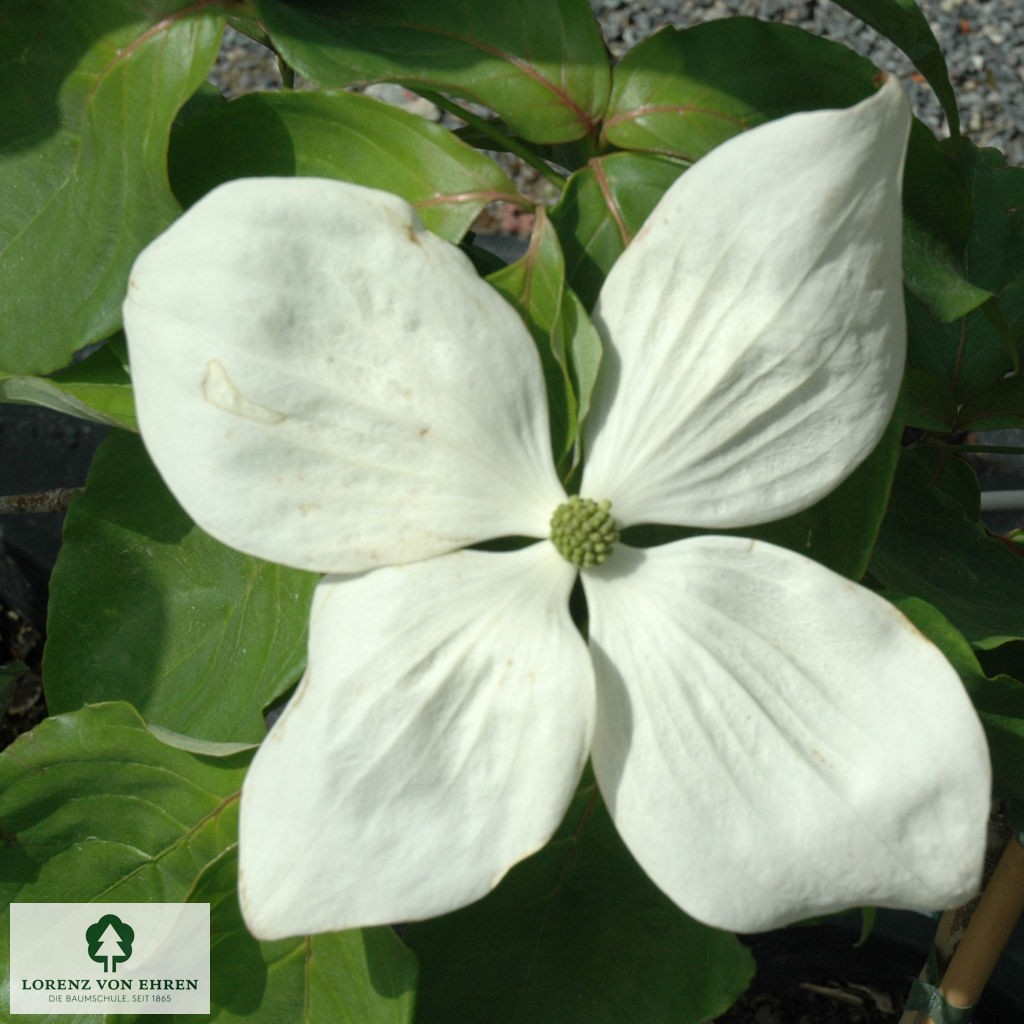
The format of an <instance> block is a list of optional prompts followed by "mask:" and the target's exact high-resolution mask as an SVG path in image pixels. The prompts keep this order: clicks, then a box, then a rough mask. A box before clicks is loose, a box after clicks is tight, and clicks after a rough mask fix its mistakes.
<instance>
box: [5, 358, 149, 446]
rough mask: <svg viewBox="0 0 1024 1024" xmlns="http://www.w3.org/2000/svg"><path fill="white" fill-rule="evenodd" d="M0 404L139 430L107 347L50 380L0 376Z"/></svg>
mask: <svg viewBox="0 0 1024 1024" xmlns="http://www.w3.org/2000/svg"><path fill="white" fill-rule="evenodd" d="M0 402H13V403H15V404H18V405H42V406H45V407H46V408H47V409H56V410H57V412H63V413H66V414H67V415H69V416H77V417H78V418H79V419H83V420H91V421H92V422H94V423H103V424H106V425H107V426H109V427H123V428H124V429H126V430H135V431H137V430H138V429H139V428H138V424H137V422H136V420H135V398H134V395H133V394H132V382H131V379H130V378H129V376H128V371H127V369H126V368H125V366H124V363H123V362H122V361H121V359H120V358H119V357H118V356H117V354H116V353H115V352H114V351H113V349H112V348H111V347H110V346H109V345H104V347H103V348H101V349H100V350H99V351H98V352H94V353H93V354H92V355H91V356H89V358H88V359H85V360H83V361H82V362H80V363H76V364H75V365H74V366H69V367H68V368H67V369H66V370H61V371H60V372H59V373H55V374H54V375H53V376H52V377H4V376H3V375H0Z"/></svg>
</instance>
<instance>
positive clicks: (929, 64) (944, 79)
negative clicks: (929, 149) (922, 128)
mask: <svg viewBox="0 0 1024 1024" xmlns="http://www.w3.org/2000/svg"><path fill="white" fill-rule="evenodd" d="M836 3H837V4H839V6H840V7H845V8H846V10H848V11H849V12H850V13H851V14H852V15H854V16H855V17H857V18H860V20H861V21H863V22H865V23H867V24H868V25H870V26H871V27H872V28H873V29H875V30H876V31H878V32H881V33H882V35H883V36H885V37H886V38H887V39H891V40H892V41H893V42H894V43H895V44H896V45H897V46H898V47H899V48H900V49H901V50H902V51H903V52H904V53H905V54H906V55H907V56H908V57H909V58H910V59H911V60H912V61H913V62H914V66H915V67H916V68H917V70H918V71H920V72H921V74H922V75H924V77H925V78H926V79H927V80H928V84H929V85H930V86H931V87H932V88H933V89H934V90H935V95H936V96H938V98H939V102H940V103H941V104H942V109H943V112H944V113H945V115H946V120H947V121H949V130H950V132H952V134H953V135H959V134H960V115H959V113H958V112H957V108H956V94H955V93H954V92H953V86H952V85H950V82H949V71H948V69H947V68H946V62H945V60H944V59H943V57H942V50H941V49H940V48H939V41H938V40H937V39H936V38H935V33H934V32H932V30H931V26H930V25H929V24H928V19H927V18H925V16H924V15H923V14H922V13H921V9H920V8H919V7H918V6H917V4H916V3H915V2H914V0H836Z"/></svg>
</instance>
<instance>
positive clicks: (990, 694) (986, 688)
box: [885, 594, 1024, 800]
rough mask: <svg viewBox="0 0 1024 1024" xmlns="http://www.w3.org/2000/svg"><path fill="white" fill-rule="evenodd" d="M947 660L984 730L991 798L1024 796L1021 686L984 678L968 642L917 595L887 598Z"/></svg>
mask: <svg viewBox="0 0 1024 1024" xmlns="http://www.w3.org/2000/svg"><path fill="white" fill-rule="evenodd" d="M885 596H886V597H887V598H888V599H889V600H890V601H892V603H893V604H894V605H896V607H897V608H899V610H900V611H901V612H903V614H904V615H906V616H907V618H908V619H910V621H911V622H913V623H914V625H915V626H916V627H917V628H918V629H919V630H920V631H921V632H922V633H924V635H925V636H926V637H928V639H929V640H931V642H932V643H933V644H935V646H936V647H938V648H939V650H940V651H942V653H943V654H944V655H945V656H946V659H947V660H948V661H949V663H950V664H951V665H952V666H953V668H955V669H956V670H957V672H958V673H959V674H960V678H961V679H962V680H963V683H964V686H965V687H966V688H967V692H968V694H969V695H970V698H971V701H972V702H973V703H974V707H975V709H976V710H977V712H978V717H979V718H980V719H981V724H982V725H983V726H984V727H985V737H986V739H987V740H988V749H989V754H990V756H991V758H992V795H993V797H995V798H997V799H1001V798H1011V799H1018V800H1019V799H1022V798H1024V683H1021V682H1020V681H1019V680H1017V679H1014V678H1012V677H1011V676H1008V675H996V676H988V675H986V674H985V672H984V671H983V670H982V667H981V665H979V664H978V659H977V658H976V657H975V654H974V651H972V650H971V646H970V644H969V643H968V642H967V641H966V640H965V639H964V637H963V636H962V635H961V634H960V633H959V632H958V631H957V630H956V629H955V628H954V626H953V624H952V623H951V622H950V621H949V620H948V619H947V618H946V617H945V616H943V615H942V613H941V612H939V611H938V609H936V608H934V607H933V606H932V605H930V604H928V602H927V601H922V600H921V599H920V598H918V597H905V596H902V595H892V594H886V595H885Z"/></svg>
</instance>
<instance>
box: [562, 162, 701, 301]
mask: <svg viewBox="0 0 1024 1024" xmlns="http://www.w3.org/2000/svg"><path fill="white" fill-rule="evenodd" d="M684 170H685V165H684V164H682V163H680V162H679V161H677V160H670V159H668V158H666V157H658V156H651V155H648V154H646V153H612V154H610V155H609V156H603V157H595V158H594V159H593V160H591V161H590V163H589V164H587V166H586V167H584V168H583V169H582V170H579V171H577V172H576V173H575V174H574V175H573V176H572V177H571V178H570V179H569V183H568V185H567V186H566V189H565V194H564V195H563V197H562V199H561V201H560V202H559V203H558V205H557V206H555V207H554V208H553V209H552V211H551V223H552V224H554V226H555V230H556V231H557V232H558V239H559V241H560V242H561V243H562V252H563V253H565V276H566V280H567V281H568V282H569V285H570V287H571V288H572V289H573V291H575V292H576V294H577V295H578V296H579V297H580V299H581V300H582V302H583V304H584V306H586V308H587V309H591V308H592V307H593V305H594V303H595V302H596V301H597V294H598V292H599V291H600V290H601V285H602V283H603V282H604V279H605V275H606V274H607V273H608V271H609V270H611V268H612V264H613V263H614V262H615V261H616V260H617V259H618V258H619V256H620V254H621V253H622V251H623V250H624V249H625V248H626V246H627V245H628V244H629V242H630V240H631V239H632V237H633V235H635V234H636V232H637V231H639V230H640V228H641V227H642V226H643V223H644V221H645V220H646V219H647V216H648V214H649V213H650V212H651V210H653V209H654V207H655V206H656V205H657V204H658V200H659V199H661V197H662V196H663V195H664V194H665V190H666V189H667V188H668V187H669V186H670V185H671V184H672V183H673V182H674V181H675V180H676V178H678V177H679V175H680V174H682V172H683V171H684Z"/></svg>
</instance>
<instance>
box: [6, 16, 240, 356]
mask: <svg viewBox="0 0 1024 1024" xmlns="http://www.w3.org/2000/svg"><path fill="white" fill-rule="evenodd" d="M223 24H224V20H223V14H222V12H221V4H220V3H219V2H217V0H197V2H193V0H152V2H150V3H147V4H144V5H141V4H138V3H136V2H134V0H89V2H88V3H84V2H81V3H80V2H76V3H66V2H64V0H38V2H33V3H22V2H19V0H7V2H5V3H3V4H0V95H3V97H4V103H3V112H2V114H0V322H2V323H3V324H5V326H7V327H8V328H9V329H8V330H5V334H4V344H3V348H2V349H0V371H2V372H5V373H8V374H22V375H35V374H45V373H50V372H52V371H53V370H56V369H59V368H60V367H62V366H66V365H67V364H68V363H69V362H70V361H71V356H72V354H73V353H74V352H75V351H76V350H77V349H80V348H82V347H83V346H84V345H87V344H89V343H91V342H94V341H98V340H100V339H102V338H105V337H108V336H109V335H110V334H112V333H113V331H114V330H116V329H117V327H118V326H119V324H120V322H121V301H122V299H123V298H124V292H125V287H126V284H127V280H128V270H129V268H130V267H131V264H132V261H133V260H134V259H135V256H136V255H137V253H138V252H139V250H140V249H141V248H142V246H143V245H145V244H146V243H147V242H148V241H149V240H150V239H151V238H153V237H154V236H155V235H157V234H158V233H159V232H160V231H161V230H163V228H165V227H166V226H167V225H168V224H169V223H170V222H171V221H172V220H173V219H174V218H175V216H176V215H177V213H178V204H177V203H176V202H175V200H174V197H173V196H172V195H171V192H170V189H169V187H168V185H167V171H166V166H165V163H166V153H167V137H168V131H169V129H170V125H171V121H172V119H173V118H174V115H175V112H176V111H177V109H178V107H180V106H181V104H182V103H184V101H185V100H186V99H187V97H188V96H189V95H190V94H191V93H192V92H193V91H194V90H195V89H196V87H197V86H198V85H199V83H200V82H202V80H203V79H204V78H205V77H206V74H207V72H208V71H209V68H210V66H211V65H212V64H213V60H214V57H215V56H216V53H217V47H218V44H219V42H220V36H221V31H222V28H223Z"/></svg>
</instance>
